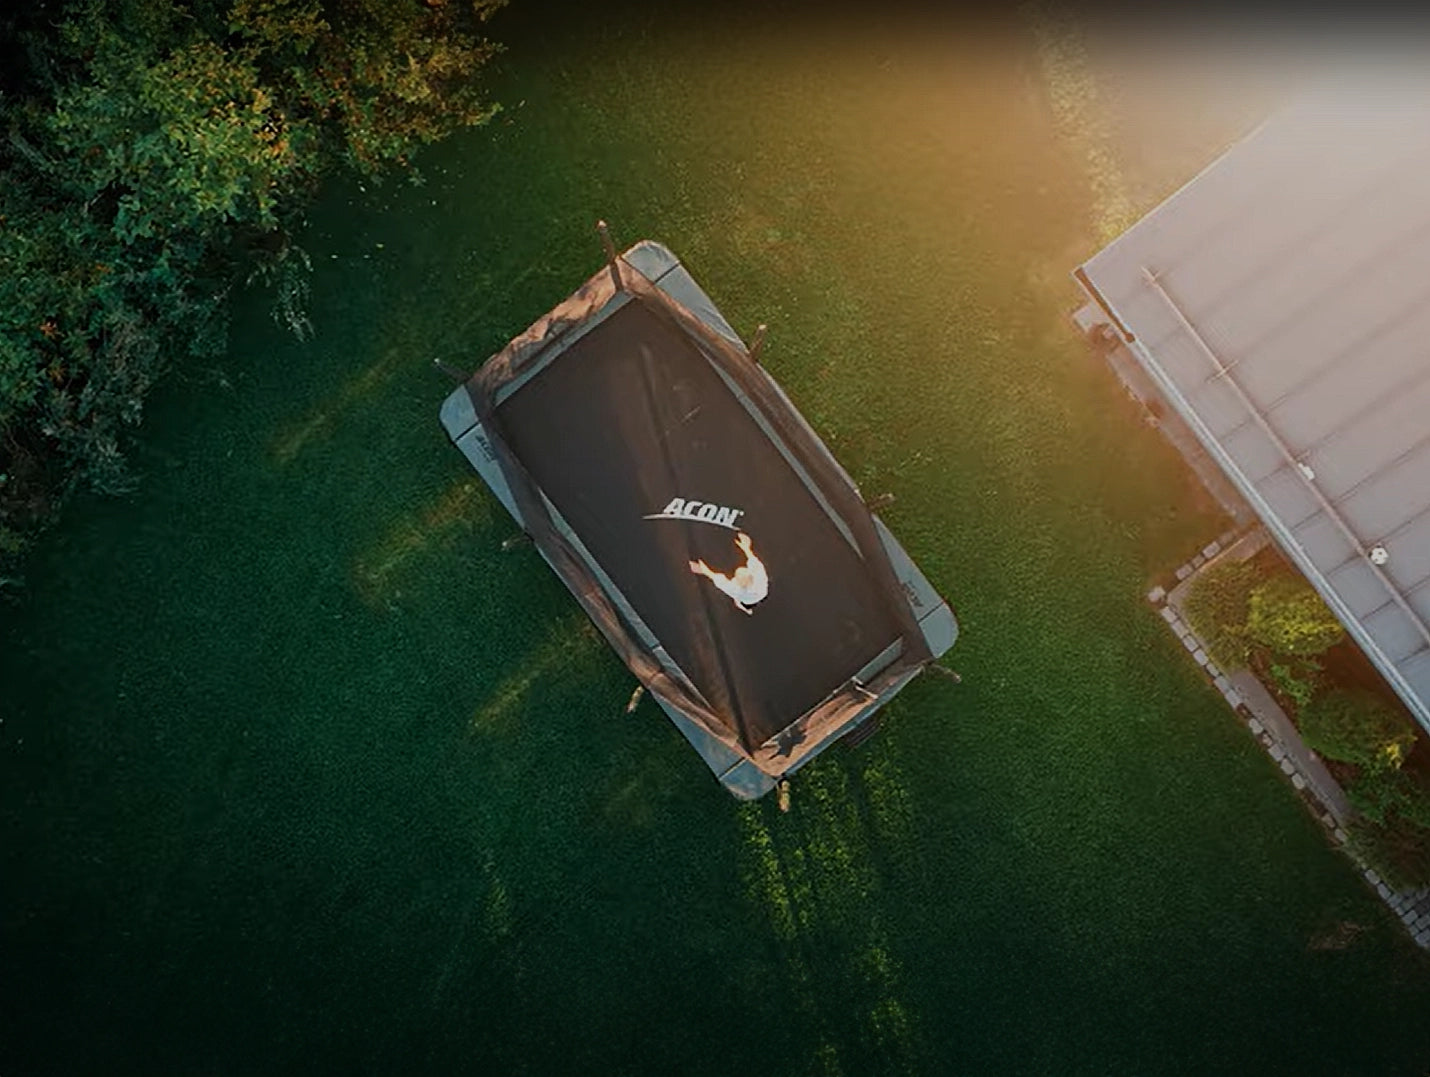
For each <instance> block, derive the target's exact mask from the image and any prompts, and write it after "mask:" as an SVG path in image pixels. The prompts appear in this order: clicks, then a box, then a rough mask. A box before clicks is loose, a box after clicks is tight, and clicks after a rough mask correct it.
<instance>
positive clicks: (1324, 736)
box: [1298, 689, 1415, 771]
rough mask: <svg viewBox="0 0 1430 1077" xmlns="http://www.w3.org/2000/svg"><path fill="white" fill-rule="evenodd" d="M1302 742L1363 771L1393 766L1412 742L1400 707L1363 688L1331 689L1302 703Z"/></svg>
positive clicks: (1410, 728)
mask: <svg viewBox="0 0 1430 1077" xmlns="http://www.w3.org/2000/svg"><path fill="white" fill-rule="evenodd" d="M1298 725H1299V727H1300V730H1301V736H1302V737H1303V738H1304V739H1305V741H1306V743H1307V744H1308V745H1309V746H1310V747H1311V748H1313V749H1314V750H1316V751H1317V752H1320V753H1321V754H1322V755H1323V756H1325V757H1326V758H1327V759H1336V760H1339V761H1341V762H1343V763H1355V764H1356V765H1358V766H1361V767H1364V768H1366V769H1367V770H1377V771H1379V770H1399V769H1400V766H1401V764H1402V763H1403V762H1404V761H1405V757H1406V756H1407V755H1408V754H1409V753H1410V750H1411V748H1413V747H1414V746H1415V725H1414V723H1413V721H1412V720H1411V719H1410V718H1409V717H1408V716H1407V715H1406V714H1405V713H1404V712H1403V711H1402V710H1400V709H1398V708H1395V707H1392V706H1390V705H1389V704H1388V703H1386V702H1385V701H1384V700H1382V699H1381V698H1380V697H1379V696H1376V695H1372V694H1371V693H1369V692H1363V691H1349V690H1345V689H1337V690H1334V691H1330V692H1326V693H1324V694H1323V695H1320V696H1318V697H1316V698H1315V699H1313V700H1312V701H1311V702H1310V703H1309V704H1308V705H1307V706H1305V707H1303V708H1302V710H1301V713H1300V715H1299V721H1298Z"/></svg>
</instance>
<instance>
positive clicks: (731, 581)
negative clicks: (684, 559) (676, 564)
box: [690, 531, 770, 613]
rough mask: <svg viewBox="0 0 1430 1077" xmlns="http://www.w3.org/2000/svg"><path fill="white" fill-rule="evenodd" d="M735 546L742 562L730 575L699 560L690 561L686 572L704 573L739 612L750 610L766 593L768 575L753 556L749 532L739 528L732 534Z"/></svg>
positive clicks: (749, 611) (752, 545)
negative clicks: (717, 570)
mask: <svg viewBox="0 0 1430 1077" xmlns="http://www.w3.org/2000/svg"><path fill="white" fill-rule="evenodd" d="M735 545H736V546H738V547H739V548H740V550H741V551H742V552H743V553H744V555H745V563H744V564H743V565H741V566H740V567H738V568H737V569H735V571H734V572H732V573H731V574H730V575H728V576H727V575H725V574H724V573H723V572H716V571H715V570H714V569H713V568H711V567H710V566H709V565H707V564H706V563H705V562H704V561H703V560H700V561H691V562H690V571H691V572H693V573H695V574H696V575H697V576H704V577H705V578H706V579H707V580H709V581H710V582H711V583H713V584H714V585H715V586H716V587H718V588H719V589H720V591H721V593H722V594H724V595H725V596H726V597H727V598H729V599H730V601H731V602H733V603H735V606H736V608H737V609H739V610H740V611H741V612H742V613H753V612H754V611H753V610H751V609H750V607H751V606H753V605H754V604H755V603H757V602H760V601H762V600H763V599H764V598H765V596H766V595H768V594H769V593H770V574H769V573H768V572H767V571H766V570H765V563H764V562H763V561H761V560H760V559H759V558H758V557H756V556H755V548H754V544H753V543H752V542H751V541H750V536H749V535H747V534H745V533H744V532H743V531H740V532H738V533H737V534H736V535H735Z"/></svg>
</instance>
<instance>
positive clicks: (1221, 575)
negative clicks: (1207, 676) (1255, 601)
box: [1182, 560, 1256, 669]
mask: <svg viewBox="0 0 1430 1077" xmlns="http://www.w3.org/2000/svg"><path fill="white" fill-rule="evenodd" d="M1255 587H1256V570H1255V569H1254V568H1253V567H1252V566H1251V565H1250V564H1249V563H1248V562H1246V561H1229V560H1228V561H1220V562H1217V563H1216V564H1214V565H1211V566H1209V567H1208V568H1206V569H1205V570H1203V571H1202V572H1200V573H1198V574H1197V576H1196V577H1195V578H1194V579H1193V580H1192V584H1191V586H1190V587H1188V588H1187V597H1186V600H1185V601H1184V602H1183V603H1182V612H1183V613H1184V614H1185V615H1186V618H1187V622H1188V623H1189V624H1190V625H1191V626H1192V630H1193V631H1194V632H1196V634H1197V635H1198V637H1200V638H1201V640H1202V642H1203V643H1204V644H1206V647H1207V654H1209V655H1210V656H1211V658H1212V661H1214V662H1215V663H1216V664H1217V665H1219V666H1221V667H1222V668H1223V669H1239V668H1241V667H1243V666H1245V665H1246V663H1247V661H1248V659H1249V658H1250V655H1251V648H1250V645H1249V641H1248V640H1247V637H1246V619H1247V615H1248V612H1249V609H1250V603H1251V593H1252V591H1253V590H1254V588H1255Z"/></svg>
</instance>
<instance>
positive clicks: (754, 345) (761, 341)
mask: <svg viewBox="0 0 1430 1077" xmlns="http://www.w3.org/2000/svg"><path fill="white" fill-rule="evenodd" d="M769 328H770V327H769V326H767V325H766V324H765V323H764V322H761V323H760V324H759V325H757V326H755V339H754V340H752V341H750V362H752V363H754V364H755V365H756V366H759V365H760V352H761V351H763V350H764V347H765V333H766V332H767V331H768V330H769Z"/></svg>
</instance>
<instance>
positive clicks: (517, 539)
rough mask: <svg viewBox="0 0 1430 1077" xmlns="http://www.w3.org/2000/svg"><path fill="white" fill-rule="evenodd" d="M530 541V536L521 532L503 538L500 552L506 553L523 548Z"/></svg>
mask: <svg viewBox="0 0 1430 1077" xmlns="http://www.w3.org/2000/svg"><path fill="white" fill-rule="evenodd" d="M530 541H531V536H530V535H528V534H527V533H526V532H525V531H523V532H522V533H521V534H519V535H512V536H511V537H510V538H504V539H502V543H501V552H502V553H507V552H509V551H511V550H514V549H516V548H517V547H518V546H525V545H526V544H527V543H528V542H530Z"/></svg>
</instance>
